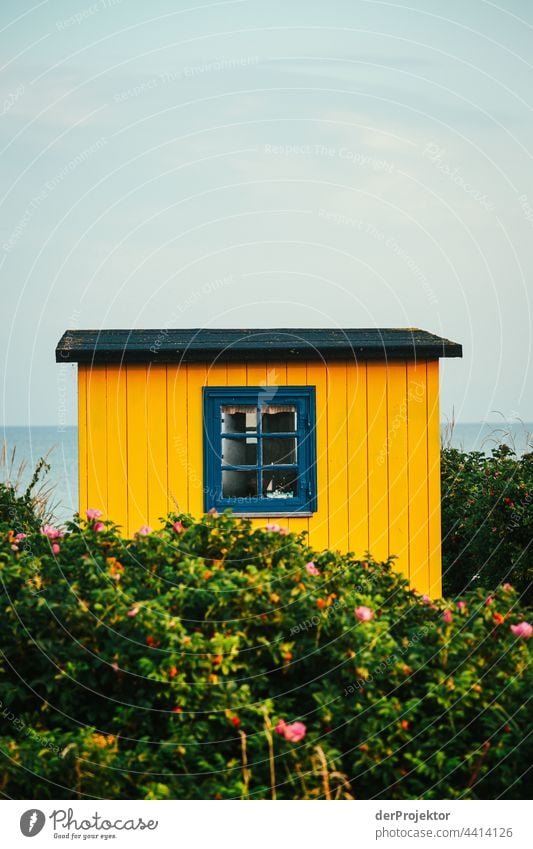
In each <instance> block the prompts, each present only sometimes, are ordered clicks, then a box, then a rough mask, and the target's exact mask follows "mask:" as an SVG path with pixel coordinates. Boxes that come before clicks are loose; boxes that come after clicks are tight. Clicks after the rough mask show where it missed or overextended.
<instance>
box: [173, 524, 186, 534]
mask: <svg viewBox="0 0 533 849" xmlns="http://www.w3.org/2000/svg"><path fill="white" fill-rule="evenodd" d="M172 530H173V531H176V533H177V534H182V533H183V531H184V530H185V528H184V527H183V525H182V524H181V522H174V524H173V525H172Z"/></svg>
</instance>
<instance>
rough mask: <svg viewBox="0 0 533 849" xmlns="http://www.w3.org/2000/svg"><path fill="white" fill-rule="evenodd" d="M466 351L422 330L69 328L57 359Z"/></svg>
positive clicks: (378, 356) (398, 355)
mask: <svg viewBox="0 0 533 849" xmlns="http://www.w3.org/2000/svg"><path fill="white" fill-rule="evenodd" d="M462 354H463V349H462V347H461V345H459V344H458V343H457V342H450V340H449V339H443V338H442V337H440V336H435V335H434V334H433V333H428V332H427V331H425V330H418V328H416V327H410V328H394V329H389V328H385V329H377V328H371V329H369V330H363V329H359V328H357V329H354V328H350V329H346V330H339V329H330V328H323V329H318V328H317V329H315V328H311V329H307V328H306V329H303V328H302V329H300V328H296V327H293V328H286V329H282V330H269V329H266V328H265V329H255V330H233V329H231V330H206V329H201V330H183V329H181V330H67V331H66V332H65V333H64V334H63V336H62V337H61V339H60V341H59V344H58V346H57V348H56V362H58V363H65V362H77V363H121V362H125V363H145V362H164V363H174V362H181V363H201V362H204V363H211V362H213V361H218V362H242V361H251V360H255V361H260V360H273V359H281V360H290V361H293V360H300V359H305V360H346V359H361V360H387V359H395V360H415V359H437V358H438V357H461V356H462Z"/></svg>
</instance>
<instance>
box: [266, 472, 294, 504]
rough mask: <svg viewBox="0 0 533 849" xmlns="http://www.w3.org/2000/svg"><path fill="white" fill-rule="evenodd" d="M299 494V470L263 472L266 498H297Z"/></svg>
mask: <svg viewBox="0 0 533 849" xmlns="http://www.w3.org/2000/svg"><path fill="white" fill-rule="evenodd" d="M297 494H298V474H297V472H286V471H278V472H271V471H270V469H265V471H264V472H263V495H264V496H265V497H266V498H295V497H296V496H297Z"/></svg>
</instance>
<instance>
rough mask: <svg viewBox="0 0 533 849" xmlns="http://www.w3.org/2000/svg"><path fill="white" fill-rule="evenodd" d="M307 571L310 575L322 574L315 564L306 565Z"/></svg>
mask: <svg viewBox="0 0 533 849" xmlns="http://www.w3.org/2000/svg"><path fill="white" fill-rule="evenodd" d="M305 569H306V572H307V574H308V575H320V572H319V571H318V569H317V568H316V566H315V564H314V563H306V564H305Z"/></svg>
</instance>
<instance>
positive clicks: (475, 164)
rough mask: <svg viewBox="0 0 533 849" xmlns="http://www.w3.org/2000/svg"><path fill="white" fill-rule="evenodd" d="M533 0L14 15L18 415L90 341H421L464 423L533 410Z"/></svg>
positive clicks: (166, 5) (39, 418) (9, 65)
mask: <svg viewBox="0 0 533 849" xmlns="http://www.w3.org/2000/svg"><path fill="white" fill-rule="evenodd" d="M532 45H533V7H532V6H531V5H530V4H529V3H527V2H520V0H507V2H505V4H497V3H489V2H484V0H470V2H468V3H466V4H465V3H464V2H461V3H460V2H455V0H451V1H450V0H446V2H444V0H442V2H437V1H436V0H413V2H411V3H410V4H409V5H405V4H403V3H400V2H375V0H373V2H370V0H350V2H343V0H330V2H327V3H325V2H316V0H315V2H309V0H305V2H303V0H302V2H299V0H294V1H293V2H287V0H285V2H279V0H268V2H267V0H261V2H260V0H236V2H218V3H217V2H214V3H203V2H198V3H193V2H192V0H189V2H171V0H167V1H166V2H163V0H155V2H151V3H149V4H146V3H142V2H133V0H122V2H116V0H97V2H94V3H91V2H84V0H75V2H65V1H64V0H48V2H46V0H45V2H41V3H35V4H32V3H30V2H27V0H16V2H15V0H3V2H2V5H1V8H0V48H1V52H0V62H1V65H2V74H1V76H0V203H1V213H2V214H1V225H0V279H1V286H2V319H3V320H2V323H1V326H0V343H1V350H2V352H3V358H2V368H1V381H2V410H1V411H0V420H2V421H4V422H6V423H8V424H24V423H27V422H29V423H31V424H55V423H61V424H62V423H64V421H65V412H64V409H63V407H64V399H65V397H66V399H67V413H66V421H68V422H71V423H75V383H74V379H73V378H74V367H69V368H67V369H64V368H61V369H60V368H59V367H57V366H56V365H55V363H54V348H55V344H56V342H57V340H58V338H59V336H60V335H61V333H62V332H63V331H64V330H65V329H66V328H67V327H80V328H84V327H87V328H92V327H95V328H97V327H161V326H163V327H166V326H176V327H197V326H211V327H216V326H235V327H251V326H272V327H290V326H295V327H303V326H331V327H338V326H340V327H343V326H347V327H358V326H362V327H373V326H374V327H388V326H389V327H394V326H401V327H405V326H418V327H422V328H424V329H427V330H431V331H433V332H436V333H440V334H442V335H444V336H447V337H449V338H451V339H454V340H456V341H459V342H461V343H462V344H463V346H464V353H465V356H464V359H463V360H452V361H445V362H444V365H443V369H442V378H441V382H442V413H443V417H444V416H445V415H450V414H451V413H452V409H454V410H455V416H456V418H457V419H458V420H462V421H466V420H478V419H484V418H490V417H491V413H492V411H495V410H498V411H500V412H501V413H503V414H504V415H505V416H507V417H508V418H514V417H516V416H520V417H521V418H523V419H527V420H533V391H532V389H533V387H532V376H533V372H532V367H531V307H530V297H531V292H532V287H531V268H532V261H533V168H532V153H531V151H533V120H532V111H531V109H532V99H533V96H532V92H533V66H532V62H533V50H532Z"/></svg>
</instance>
